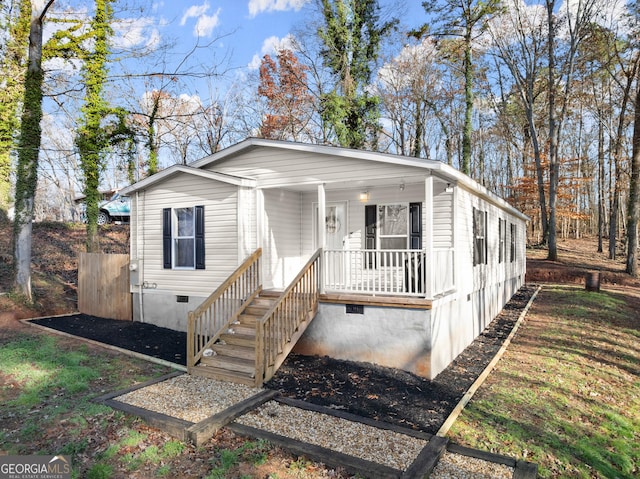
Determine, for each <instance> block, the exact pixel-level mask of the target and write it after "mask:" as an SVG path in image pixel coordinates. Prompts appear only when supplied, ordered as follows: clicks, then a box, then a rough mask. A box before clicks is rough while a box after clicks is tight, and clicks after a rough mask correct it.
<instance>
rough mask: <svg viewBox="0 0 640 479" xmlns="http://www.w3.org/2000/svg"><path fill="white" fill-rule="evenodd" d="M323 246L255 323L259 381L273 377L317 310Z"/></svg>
mask: <svg viewBox="0 0 640 479" xmlns="http://www.w3.org/2000/svg"><path fill="white" fill-rule="evenodd" d="M321 251H322V250H318V251H316V252H315V253H314V254H313V256H311V258H310V259H309V261H308V262H307V264H306V265H305V266H304V267H303V268H302V269H301V271H300V273H298V275H297V276H296V277H295V278H294V280H293V281H292V282H291V283H290V285H289V286H288V287H287V288H286V289H285V290H284V292H283V293H282V294H281V295H280V297H279V298H278V301H277V302H276V303H275V304H274V305H273V306H272V307H271V309H270V310H269V311H267V313H266V314H265V315H264V316H263V317H262V319H260V320H259V321H258V322H257V323H256V385H257V386H261V385H262V383H263V382H266V381H268V380H269V379H271V377H272V376H273V374H275V372H276V371H277V370H278V368H279V367H280V365H281V364H282V362H283V361H284V360H285V359H286V357H287V355H288V354H289V352H291V350H292V349H293V346H295V343H296V341H297V340H298V339H299V337H300V336H301V335H302V333H303V332H304V330H305V329H306V326H304V327H303V323H305V322H306V325H308V324H309V322H310V321H311V319H313V317H314V316H315V315H316V313H317V311H318V297H319V293H320V268H321V264H320V263H321V260H322V255H321Z"/></svg>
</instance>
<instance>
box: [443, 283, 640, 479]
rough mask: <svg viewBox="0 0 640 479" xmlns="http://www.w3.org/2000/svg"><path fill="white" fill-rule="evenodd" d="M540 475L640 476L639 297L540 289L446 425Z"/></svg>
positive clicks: (462, 438)
mask: <svg viewBox="0 0 640 479" xmlns="http://www.w3.org/2000/svg"><path fill="white" fill-rule="evenodd" d="M449 437H450V438H451V439H452V440H453V441H454V442H457V443H460V444H464V445H467V446H470V447H477V448H479V449H485V450H491V451H495V452H498V453H501V454H506V455H511V456H515V457H519V458H523V459H526V460H528V461H531V462H535V463H538V464H539V476H540V477H584V478H592V477H597V478H600V477H602V478H637V477H640V296H639V295H638V292H637V290H627V291H622V290H620V291H618V292H616V291H602V292H599V293H595V292H586V291H584V290H583V289H579V288H575V287H565V286H562V287H560V286H558V287H553V286H545V287H543V289H542V291H541V292H540V293H539V295H538V297H537V299H536V300H535V302H534V304H533V307H532V308H531V310H530V311H529V314H528V316H527V319H526V321H525V322H524V324H523V325H522V327H521V329H520V330H519V332H518V334H517V335H516V337H515V339H514V341H513V342H512V343H511V345H510V346H509V348H508V350H507V352H506V354H505V355H504V356H503V358H502V360H501V361H500V362H499V363H498V365H497V367H496V369H495V370H494V371H493V372H492V373H491V374H490V376H489V377H488V379H487V381H486V382H485V383H484V385H483V386H482V387H481V388H480V390H479V391H478V392H477V393H476V395H475V396H474V398H473V399H472V401H471V402H470V403H469V404H468V405H467V407H466V408H465V410H464V411H463V413H462V415H461V416H460V417H459V419H458V420H457V421H456V423H455V424H454V425H453V427H452V429H451V431H450V432H449Z"/></svg>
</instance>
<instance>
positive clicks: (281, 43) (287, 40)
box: [247, 34, 296, 70]
mask: <svg viewBox="0 0 640 479" xmlns="http://www.w3.org/2000/svg"><path fill="white" fill-rule="evenodd" d="M285 49H288V50H296V40H295V37H294V36H293V35H291V34H288V35H287V36H286V37H284V38H278V37H276V36H275V35H274V36H272V37H269V38H267V39H265V41H264V42H262V48H261V49H260V54H258V53H256V54H255V55H254V56H253V58H252V59H251V61H250V62H249V65H247V66H248V67H249V69H250V70H257V69H258V68H260V62H262V57H264V56H265V55H272V54H277V53H278V52H279V51H281V50H285Z"/></svg>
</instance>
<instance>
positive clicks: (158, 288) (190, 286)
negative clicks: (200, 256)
mask: <svg viewBox="0 0 640 479" xmlns="http://www.w3.org/2000/svg"><path fill="white" fill-rule="evenodd" d="M237 196H238V195H237V187H236V186H234V185H230V184H227V183H222V182H216V181H211V180H208V179H205V178H201V177H198V176H194V175H178V176H175V177H173V178H170V179H167V180H166V181H164V182H162V183H161V184H159V185H157V186H156V187H154V188H152V189H149V190H147V191H145V192H141V193H139V195H138V197H139V201H140V204H141V206H142V209H141V210H140V211H139V212H136V211H132V218H133V219H134V220H133V221H132V223H131V226H132V229H131V237H132V239H133V241H132V257H134V258H135V259H138V260H142V265H143V281H144V282H145V283H146V286H147V288H145V289H144V291H145V292H147V293H160V292H164V293H167V292H170V293H171V294H183V295H190V294H193V295H202V296H207V295H209V294H210V293H211V292H212V291H213V290H214V289H215V288H216V287H217V286H218V285H219V284H221V283H222V282H223V281H224V280H225V279H226V278H227V276H228V275H229V274H230V273H231V272H233V270H234V269H235V268H236V267H237V266H238V264H239V263H238V228H237V218H238V213H237ZM197 205H203V206H204V211H205V225H204V226H205V232H204V237H205V269H204V270H188V271H185V270H182V271H181V270H165V269H163V267H162V265H163V258H162V210H163V208H167V207H172V208H181V207H185V208H188V207H193V206H197ZM136 219H139V223H140V224H139V225H138V222H137V221H136ZM138 237H140V238H141V243H142V244H141V245H139V246H138V245H137V244H136V240H137V238H138ZM134 255H135V256H134Z"/></svg>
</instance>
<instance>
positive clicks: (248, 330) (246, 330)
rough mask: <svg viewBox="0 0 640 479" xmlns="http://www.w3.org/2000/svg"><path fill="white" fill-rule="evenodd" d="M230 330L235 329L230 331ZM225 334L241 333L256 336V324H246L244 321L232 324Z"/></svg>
mask: <svg viewBox="0 0 640 479" xmlns="http://www.w3.org/2000/svg"><path fill="white" fill-rule="evenodd" d="M229 330H231V331H233V333H232V332H230V331H229ZM224 334H226V335H229V336H233V335H236V334H240V335H243V336H253V337H255V336H256V325H255V323H254V324H246V323H243V322H240V323H237V324H231V325H230V326H229V328H227V332H225V333H224Z"/></svg>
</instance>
